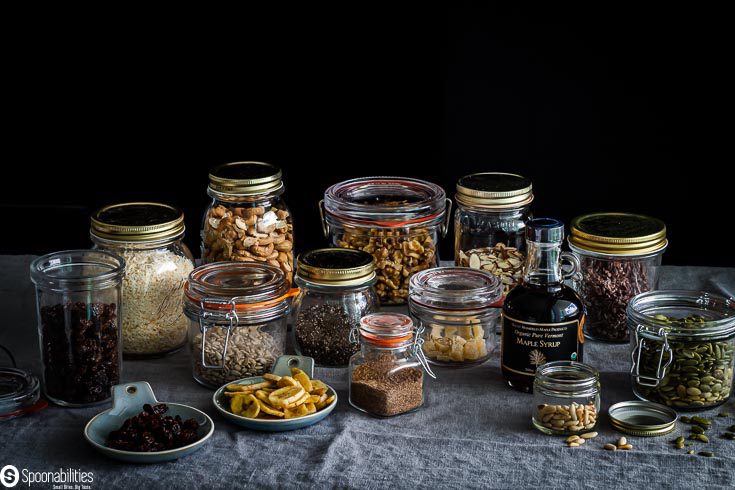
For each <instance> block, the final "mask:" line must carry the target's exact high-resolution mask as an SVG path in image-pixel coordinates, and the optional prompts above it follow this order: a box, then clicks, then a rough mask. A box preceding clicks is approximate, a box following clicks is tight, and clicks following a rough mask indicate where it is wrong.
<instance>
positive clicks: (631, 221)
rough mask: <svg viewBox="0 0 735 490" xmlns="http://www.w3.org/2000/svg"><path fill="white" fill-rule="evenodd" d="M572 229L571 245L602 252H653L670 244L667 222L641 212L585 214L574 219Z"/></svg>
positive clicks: (632, 253) (612, 253) (631, 253)
mask: <svg viewBox="0 0 735 490" xmlns="http://www.w3.org/2000/svg"><path fill="white" fill-rule="evenodd" d="M570 230H571V235H570V236H569V245H571V246H572V247H576V248H579V249H582V250H586V251H589V252H595V253H600V254H610V255H643V254H650V253H655V252H659V251H662V250H664V249H665V248H666V246H667V245H668V243H669V242H668V240H667V239H666V225H665V224H664V222H663V221H661V220H659V219H656V218H652V217H650V216H644V215H642V214H631V213H592V214H585V215H583V216H577V217H576V218H574V219H573V220H572V225H571V227H570Z"/></svg>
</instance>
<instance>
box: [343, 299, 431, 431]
mask: <svg viewBox="0 0 735 490" xmlns="http://www.w3.org/2000/svg"><path fill="white" fill-rule="evenodd" d="M424 370H426V372H427V373H428V374H429V375H430V376H431V377H435V376H434V373H433V372H432V371H431V368H430V367H429V365H428V364H427V363H426V358H425V357H424V355H423V351H422V350H421V336H420V332H417V331H416V330H415V329H414V326H413V322H412V321H411V319H410V318H409V317H407V316H406V315H401V314H397V313H373V314H371V315H367V316H365V317H363V318H362V319H361V320H360V352H358V353H357V354H355V355H354V356H352V358H351V359H350V405H352V406H353V407H355V408H356V409H358V410H360V411H363V412H366V413H369V414H371V415H376V416H379V417H391V416H393V415H399V414H402V413H407V412H411V411H414V410H417V409H419V408H420V407H421V406H422V405H423V404H424Z"/></svg>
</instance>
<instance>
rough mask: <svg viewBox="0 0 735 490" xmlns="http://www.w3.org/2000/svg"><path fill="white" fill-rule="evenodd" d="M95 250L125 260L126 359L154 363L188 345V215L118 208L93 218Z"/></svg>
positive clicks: (153, 207)
mask: <svg viewBox="0 0 735 490" xmlns="http://www.w3.org/2000/svg"><path fill="white" fill-rule="evenodd" d="M91 221H92V225H91V229H90V236H91V238H92V242H93V243H94V248H96V249H100V250H108V251H111V252H114V253H117V254H119V255H120V256H121V257H122V258H124V259H125V264H126V267H125V278H124V279H123V286H122V287H123V298H125V315H124V316H123V318H122V344H123V354H125V356H126V357H155V356H160V355H165V354H168V353H171V352H174V351H176V350H178V349H180V348H181V347H183V346H184V345H185V344H186V332H187V331H188V327H189V322H188V321H187V319H186V316H184V308H183V306H184V293H183V291H184V283H185V282H186V279H187V278H188V277H189V273H190V272H191V271H192V269H194V261H193V257H192V255H191V252H190V251H189V249H188V248H187V247H186V245H184V243H183V242H182V240H183V238H184V213H182V212H181V210H179V209H177V208H175V207H173V206H168V205H166V204H159V203H152V202H129V203H123V204H113V205H111V206H105V207H103V208H102V209H99V210H98V211H97V212H95V213H94V214H93V215H92V219H91Z"/></svg>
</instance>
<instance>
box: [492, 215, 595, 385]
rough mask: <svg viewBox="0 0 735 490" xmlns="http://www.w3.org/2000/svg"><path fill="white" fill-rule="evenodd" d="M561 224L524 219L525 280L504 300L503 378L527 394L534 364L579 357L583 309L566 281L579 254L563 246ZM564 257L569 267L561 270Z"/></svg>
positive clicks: (582, 335)
mask: <svg viewBox="0 0 735 490" xmlns="http://www.w3.org/2000/svg"><path fill="white" fill-rule="evenodd" d="M563 240H564V223H562V222H561V221H558V220H555V219H551V218H536V219H532V220H530V221H528V223H527V224H526V247H527V255H526V261H525V263H524V265H523V279H522V280H521V282H520V284H518V285H517V286H516V287H515V288H513V289H511V291H510V292H509V293H508V296H506V298H505V303H504V304H503V335H502V344H501V353H500V365H501V368H502V371H503V377H504V378H505V381H506V382H507V383H508V384H509V385H510V386H511V387H513V388H515V389H516V390H519V391H524V392H527V393H531V392H532V391H533V379H534V375H535V373H536V368H537V367H539V366H541V365H542V364H545V363H547V362H551V361H579V362H582V361H583V359H582V347H583V344H584V334H583V333H582V326H583V325H584V319H585V310H584V305H583V304H582V300H581V299H580V297H579V296H578V295H577V293H576V292H575V291H574V290H573V289H572V288H570V287H569V286H566V285H565V284H564V279H566V278H569V277H571V276H573V275H574V274H576V273H577V271H578V270H579V262H578V261H577V258H576V257H575V256H574V255H572V254H571V253H568V252H562V251H561V244H562V241H563ZM562 259H564V260H568V261H569V262H570V263H571V265H572V269H571V270H569V271H567V272H562Z"/></svg>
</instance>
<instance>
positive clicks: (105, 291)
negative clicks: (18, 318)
mask: <svg viewBox="0 0 735 490" xmlns="http://www.w3.org/2000/svg"><path fill="white" fill-rule="evenodd" d="M124 271H125V260H124V259H123V258H122V257H120V256H119V255H115V254H113V253H110V252H105V251H101V250H67V251H64V252H55V253H51V254H48V255H44V256H43V257H39V258H37V259H36V260H34V261H33V262H32V263H31V280H32V281H33V283H34V284H35V286H36V306H37V312H38V336H39V345H40V348H41V360H42V361H43V393H44V396H46V398H48V399H49V400H51V401H52V402H54V403H56V404H58V405H63V406H67V407H84V406H89V405H96V404H99V403H104V402H106V401H108V400H109V399H110V397H111V396H112V386H113V385H116V384H117V383H119V382H120V371H121V368H122V362H121V356H122V343H121V342H120V324H121V322H120V315H121V310H122V308H121V299H122V278H123V274H124Z"/></svg>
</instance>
